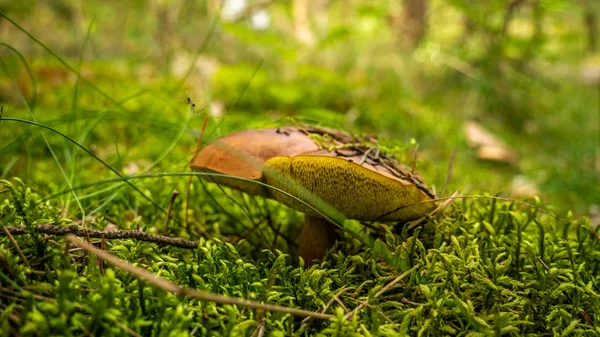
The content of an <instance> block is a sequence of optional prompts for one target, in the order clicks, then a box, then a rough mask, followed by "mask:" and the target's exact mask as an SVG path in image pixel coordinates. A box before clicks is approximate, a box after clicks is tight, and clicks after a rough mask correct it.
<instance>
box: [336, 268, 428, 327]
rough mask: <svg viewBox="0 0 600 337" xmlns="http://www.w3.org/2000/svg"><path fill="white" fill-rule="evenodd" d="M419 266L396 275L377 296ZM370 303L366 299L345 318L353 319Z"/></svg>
mask: <svg viewBox="0 0 600 337" xmlns="http://www.w3.org/2000/svg"><path fill="white" fill-rule="evenodd" d="M419 267H420V266H419V265H416V266H414V267H412V268H410V269H409V270H407V271H405V272H404V273H402V275H400V276H398V277H396V278H395V279H394V280H393V281H392V282H390V283H388V284H387V285H386V286H385V287H383V288H381V289H380V290H379V291H378V292H377V293H376V294H375V298H378V297H379V296H381V295H382V294H383V293H385V292H386V291H388V290H390V288H391V287H393V286H394V285H395V284H396V283H398V282H400V281H401V280H402V279H403V278H405V277H406V276H408V275H410V274H411V273H412V272H413V271H415V270H416V269H417V268H419ZM368 304H369V301H366V302H365V303H361V304H360V305H359V306H357V307H356V308H354V310H352V311H350V312H349V313H347V314H346V316H344V318H345V319H352V316H353V315H354V314H355V313H357V312H358V311H359V310H360V309H362V308H364V307H365V306H366V305H368Z"/></svg>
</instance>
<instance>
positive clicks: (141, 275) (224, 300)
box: [66, 234, 333, 319]
mask: <svg viewBox="0 0 600 337" xmlns="http://www.w3.org/2000/svg"><path fill="white" fill-rule="evenodd" d="M66 240H67V241H68V242H70V243H72V244H74V245H76V246H78V247H80V248H82V249H83V250H85V251H87V252H88V253H91V254H93V255H95V256H96V257H98V258H99V259H102V260H104V261H106V262H108V263H110V264H112V265H113V266H115V267H118V268H121V269H123V270H125V271H126V272H128V273H130V274H131V275H133V276H134V277H136V278H138V279H140V280H143V281H146V282H148V283H151V284H153V285H154V286H156V287H158V288H160V289H162V290H165V291H168V292H170V293H173V294H175V295H179V296H183V297H188V298H194V299H197V300H200V301H207V302H215V303H219V304H232V305H239V306H243V307H249V308H254V309H262V310H268V311H277V312H282V313H286V314H291V315H294V316H300V317H313V318H318V319H330V318H333V315H329V314H323V313H319V312H313V311H308V310H304V309H296V308H290V307H284V306H280V305H274V304H266V303H260V302H255V301H250V300H246V299H242V298H237V297H229V296H223V295H219V294H215V293H210V292H207V291H201V290H196V289H192V288H181V287H179V286H178V285H176V284H175V283H173V282H171V281H168V280H166V279H164V278H161V277H159V276H156V275H154V274H152V273H151V272H149V271H147V270H145V269H142V268H140V267H136V266H134V265H132V264H130V263H128V262H126V261H123V260H121V259H119V258H117V257H115V256H113V255H111V254H110V253H107V252H105V251H103V250H101V249H98V248H96V247H94V246H93V245H91V244H89V243H87V242H85V241H83V240H81V239H80V238H77V237H76V236H74V235H72V234H69V235H67V237H66Z"/></svg>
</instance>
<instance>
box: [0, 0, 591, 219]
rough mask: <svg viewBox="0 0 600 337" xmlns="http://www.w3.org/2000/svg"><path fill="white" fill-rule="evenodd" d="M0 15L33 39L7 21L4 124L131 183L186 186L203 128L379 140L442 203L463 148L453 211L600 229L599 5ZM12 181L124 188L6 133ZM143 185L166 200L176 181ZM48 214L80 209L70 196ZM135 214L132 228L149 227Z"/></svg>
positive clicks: (259, 4)
mask: <svg viewBox="0 0 600 337" xmlns="http://www.w3.org/2000/svg"><path fill="white" fill-rule="evenodd" d="M0 11H1V12H2V13H4V15H5V16H6V17H8V18H10V19H11V20H13V21H14V22H15V23H16V24H17V25H19V26H21V27H22V28H23V29H24V30H25V31H26V32H27V33H25V32H24V31H22V30H20V29H19V28H18V27H17V26H15V25H14V24H13V23H11V22H10V21H9V20H7V19H6V18H5V17H3V18H1V19H0V41H2V42H3V43H2V45H1V47H2V48H0V60H1V66H2V69H1V71H0V73H1V75H0V101H1V102H2V104H3V105H4V117H20V118H25V119H33V118H35V119H36V120H37V121H39V122H40V123H43V124H45V125H48V126H51V127H53V128H56V129H57V130H60V131H61V132H63V133H65V134H67V135H69V136H70V137H72V138H73V139H75V140H77V141H79V142H80V143H81V144H82V145H84V146H85V147H87V148H88V149H90V150H91V151H93V152H94V153H95V154H97V155H98V156H99V157H100V158H102V159H103V160H105V161H106V162H107V163H109V164H110V165H111V166H113V167H115V168H116V169H117V170H118V171H120V172H122V173H124V174H141V173H144V172H168V171H185V170H187V163H188V161H189V159H190V158H191V153H192V152H193V150H194V147H195V144H196V139H197V137H198V135H199V131H198V130H199V129H200V127H201V125H202V121H203V117H202V115H203V114H205V113H208V114H209V116H210V118H209V124H208V127H207V133H206V136H205V139H204V141H205V142H210V141H212V140H214V139H215V138H217V137H219V136H221V135H224V134H227V133H229V132H232V131H235V130H239V129H246V128H255V127H265V126H272V125H281V124H290V123H318V124H320V125H324V126H330V127H335V128H340V129H344V130H348V131H352V132H355V133H358V134H362V135H376V136H378V137H379V138H380V139H381V142H382V144H384V145H385V146H386V147H387V148H388V149H390V150H392V151H393V152H394V154H395V155H397V156H399V158H400V159H401V160H402V161H404V162H405V163H407V164H409V165H410V163H412V161H413V160H414V158H415V156H416V158H417V164H416V170H417V171H418V172H419V173H421V174H422V175H423V176H424V178H425V180H426V182H427V183H428V184H430V185H433V186H434V188H435V189H436V191H438V193H439V192H440V190H441V189H442V186H443V185H444V181H445V179H446V175H447V172H448V163H449V162H450V158H451V156H452V153H453V150H454V149H456V158H455V160H454V165H453V171H452V173H453V174H452V179H451V180H450V183H449V185H448V187H447V189H446V192H445V193H444V194H445V195H448V194H449V193H452V192H453V191H455V190H459V191H461V193H462V194H464V195H470V194H489V195H502V196H506V197H510V198H517V199H520V200H521V199H528V198H532V197H534V196H539V198H540V199H541V201H542V203H543V205H544V207H545V208H547V209H550V210H551V211H553V212H556V213H558V214H559V215H564V214H565V213H566V212H567V211H569V210H571V211H573V212H574V214H576V215H590V216H592V218H594V219H596V220H594V221H598V220H597V219H598V217H600V215H599V213H600V210H599V208H598V207H599V205H600V184H599V182H600V179H599V178H600V112H599V100H600V99H599V93H600V52H599V48H600V41H599V38H598V30H599V23H598V14H600V2H597V1H591V0H582V1H567V0H548V1H538V0H512V1H499V0H490V1H472V0H449V1H440V0H405V1H399V0H386V1H377V0H376V1H367V0H347V1H332V0H290V1H269V0H262V1H258V0H256V1H251V0H227V1H224V2H220V1H218V0H210V1H199V0H188V1H171V0H134V1H110V0H103V1H86V0H80V1H66V0H64V1H31V0H22V1H6V0H4V1H0ZM28 34H30V36H28ZM36 40H37V41H36ZM15 51H17V52H15ZM20 56H22V57H23V59H24V61H25V62H23V60H22V59H21V58H20ZM69 67H70V68H71V69H69ZM30 72H31V74H30ZM77 73H78V74H79V75H80V76H78V75H77ZM30 75H32V76H30ZM187 95H189V96H190V97H191V98H192V100H193V101H194V102H195V104H196V107H197V108H198V110H199V113H198V114H193V113H191V112H190V108H189V106H188V105H187V104H186V97H187ZM46 142H48V145H49V146H48V145H47V144H46ZM50 148H51V149H53V150H52V151H50V150H49V149H50ZM53 156H55V157H56V160H55V159H53ZM57 163H60V167H59V165H57ZM61 170H62V171H64V174H63V173H62V172H61ZM15 176H16V177H20V178H22V179H23V180H24V181H25V182H26V183H27V184H28V185H30V186H33V188H34V190H36V192H38V193H40V194H42V195H50V194H52V193H55V192H57V191H62V190H65V189H67V188H69V185H72V186H77V185H81V184H84V183H93V182H94V181H98V180H100V179H104V178H110V177H114V175H113V174H111V173H110V171H108V170H107V169H106V168H105V167H103V166H102V165H100V164H99V163H98V162H96V161H94V160H93V159H91V158H90V157H89V156H88V155H86V154H85V153H83V152H82V151H81V150H78V149H77V148H76V147H75V146H73V145H72V144H70V143H68V142H66V141H65V139H64V138H62V137H57V136H56V135H53V134H52V133H50V132H48V131H45V132H42V130H41V129H40V128H36V127H32V126H29V125H24V124H21V123H16V122H10V121H3V122H2V123H0V177H1V178H10V177H15ZM143 184H144V185H141V186H143V190H144V191H147V192H148V193H149V194H150V195H151V196H152V197H153V198H155V199H156V200H157V201H158V202H159V203H160V204H161V205H166V204H167V203H168V199H169V195H170V193H171V191H172V189H173V186H172V185H170V184H169V183H168V182H165V181H164V180H155V181H148V182H144V183H143ZM0 189H1V188H0ZM98 190H99V191H95V192H88V194H86V195H79V197H80V198H81V202H82V205H83V208H84V209H85V210H86V212H88V213H90V211H91V210H94V211H96V212H99V213H102V212H104V210H105V209H107V208H111V207H114V205H115V204H118V203H119V202H120V201H122V202H123V204H124V205H125V206H123V207H124V211H123V212H124V213H126V212H127V208H128V206H127V205H133V202H132V201H131V200H130V198H131V197H130V196H129V195H127V194H125V195H123V196H118V197H115V196H114V195H111V194H110V192H111V191H102V190H101V187H98ZM160 190H164V193H161V192H156V191H160ZM102 193H104V194H102ZM163 194H164V195H163ZM99 195H100V197H98V196H99ZM54 202H57V203H59V204H61V205H63V206H64V207H65V212H67V213H71V214H72V215H75V216H77V214H79V212H81V210H80V209H78V208H77V207H74V200H73V198H72V196H71V195H65V196H62V197H60V198H58V199H57V198H55V201H54ZM128 203H129V204H128ZM138 207H140V209H139V212H138V211H136V212H134V213H135V214H134V215H131V216H129V215H127V214H125V215H121V216H123V217H125V218H126V219H129V220H131V218H133V217H134V216H135V215H137V214H138V213H144V212H147V213H150V212H154V211H155V210H153V209H147V210H143V207H141V206H139V205H138ZM94 211H92V213H93V212H94ZM112 212H114V213H118V212H117V211H116V210H114V209H113V210H112Z"/></svg>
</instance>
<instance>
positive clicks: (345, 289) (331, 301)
mask: <svg viewBox="0 0 600 337" xmlns="http://www.w3.org/2000/svg"><path fill="white" fill-rule="evenodd" d="M353 289H354V288H352V287H347V288H343V289H341V290H340V291H338V292H337V293H335V294H334V295H333V297H332V298H330V299H329V301H327V304H325V307H324V308H323V310H321V313H325V311H327V309H329V307H330V306H331V305H332V304H333V302H334V301H335V299H339V297H340V296H342V295H343V294H344V293H345V292H346V291H348V290H353ZM344 309H345V308H344ZM346 311H347V310H346ZM311 318H312V317H306V318H305V319H303V320H302V326H303V327H306V326H307V325H308V322H309V321H310V320H311Z"/></svg>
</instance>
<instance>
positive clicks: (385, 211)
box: [190, 127, 435, 221]
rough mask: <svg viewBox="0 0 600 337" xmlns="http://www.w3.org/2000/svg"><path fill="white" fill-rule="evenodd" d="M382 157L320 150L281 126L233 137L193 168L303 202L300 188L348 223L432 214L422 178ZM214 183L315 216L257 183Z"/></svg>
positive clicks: (209, 148)
mask: <svg viewBox="0 0 600 337" xmlns="http://www.w3.org/2000/svg"><path fill="white" fill-rule="evenodd" d="M318 130H319V131H320V132H323V130H321V129H318ZM309 131H310V130H309ZM327 134H328V133H327ZM345 137H346V139H347V136H345ZM333 138H335V137H333ZM336 143H339V140H337V139H336ZM382 158H384V159H383V160H381V159H373V158H372V157H370V156H366V155H365V154H352V153H350V154H343V153H341V151H327V150H322V149H320V147H319V146H318V144H316V143H315V141H314V140H313V139H311V138H310V137H309V136H308V135H307V134H306V133H305V132H304V131H303V130H301V129H300V128H297V127H284V128H283V127H282V128H276V129H275V128H274V129H258V130H246V131H240V132H236V133H233V134H230V135H228V136H226V137H223V138H221V139H220V140H219V141H217V142H216V143H214V144H211V145H209V146H207V147H205V148H204V149H203V150H201V151H200V152H198V153H197V154H196V156H195V157H194V158H193V159H192V162H191V164H190V165H191V167H192V169H194V170H196V171H207V172H216V173H222V174H226V175H230V176H234V177H241V178H246V179H251V180H256V181H262V182H265V183H267V184H269V185H272V186H274V187H277V188H279V189H282V190H284V191H286V192H288V193H291V194H292V195H295V196H297V197H300V199H305V198H302V195H303V194H302V193H299V192H298V188H296V187H297V186H301V187H302V188H304V189H306V190H308V191H309V192H310V194H311V195H312V196H314V197H316V198H318V199H320V200H322V201H324V202H326V203H327V204H329V205H331V206H333V207H334V208H335V209H337V210H338V211H339V212H341V213H342V214H344V215H345V216H346V217H348V218H350V219H356V220H364V221H376V220H380V221H408V220H412V219H415V218H418V217H420V216H422V215H424V214H426V213H427V212H429V211H431V210H432V209H433V207H434V206H435V205H434V203H433V202H425V203H419V202H421V201H427V200H431V199H432V198H433V197H434V196H433V194H432V193H431V192H430V191H429V190H428V189H427V188H426V187H425V185H424V184H423V183H422V181H421V180H420V178H419V177H418V176H416V175H414V174H412V173H411V172H409V171H408V170H407V169H406V168H405V167H403V166H402V165H400V164H398V163H397V162H395V161H394V160H392V159H390V158H387V157H383V156H382ZM213 180H214V181H215V182H217V183H219V184H223V185H226V186H229V187H232V188H236V189H239V190H242V191H244V192H246V193H249V194H254V195H262V196H265V197H271V198H273V199H276V200H278V201H280V202H282V203H284V204H286V205H288V206H290V207H292V208H295V209H298V210H300V211H303V212H306V213H307V214H308V215H315V212H314V211H313V210H311V209H310V208H308V207H306V206H305V205H303V204H302V203H300V202H298V201H297V200H294V199H292V198H290V197H288V196H285V195H283V194H281V193H279V192H275V191H270V190H267V189H265V188H263V187H262V186H261V185H259V184H253V183H250V182H246V181H241V180H235V179H228V178H223V177H218V178H216V177H215V178H213ZM304 201H306V202H308V203H309V204H311V200H304ZM415 203H417V204H415Z"/></svg>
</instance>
